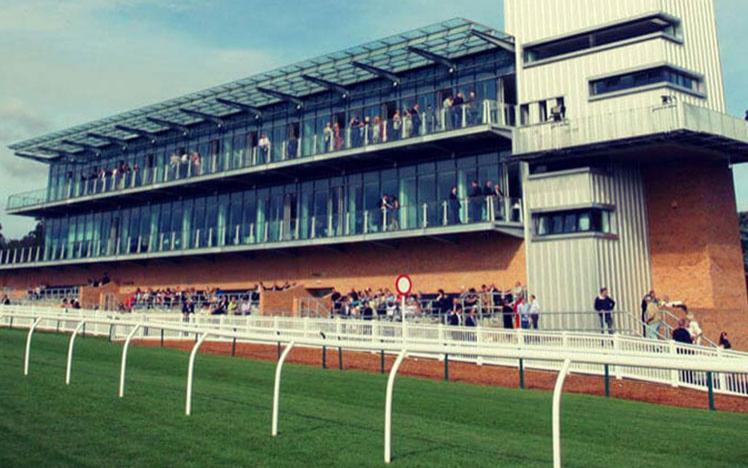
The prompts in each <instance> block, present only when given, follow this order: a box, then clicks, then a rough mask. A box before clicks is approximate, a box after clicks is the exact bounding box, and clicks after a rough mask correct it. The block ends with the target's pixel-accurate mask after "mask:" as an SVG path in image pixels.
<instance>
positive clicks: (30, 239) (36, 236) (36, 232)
mask: <svg viewBox="0 0 748 468" xmlns="http://www.w3.org/2000/svg"><path fill="white" fill-rule="evenodd" d="M2 229H3V227H2V225H0V249H2V250H5V249H20V248H23V247H36V246H37V245H42V244H43V243H44V223H42V222H41V221H38V222H37V223H36V226H35V227H34V229H33V230H31V231H29V233H28V234H26V235H25V236H23V237H22V238H20V239H6V238H5V236H3V233H2Z"/></svg>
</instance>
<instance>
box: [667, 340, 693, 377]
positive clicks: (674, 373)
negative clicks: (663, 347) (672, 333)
mask: <svg viewBox="0 0 748 468" xmlns="http://www.w3.org/2000/svg"><path fill="white" fill-rule="evenodd" d="M668 351H669V352H670V354H671V355H673V356H675V355H676V354H677V350H676V349H675V341H670V343H669V346H668ZM679 380H680V379H679V374H678V371H677V370H674V369H671V370H670V385H671V386H673V387H678V384H679V383H680V382H679ZM684 383H688V382H684Z"/></svg>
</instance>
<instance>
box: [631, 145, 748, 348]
mask: <svg viewBox="0 0 748 468" xmlns="http://www.w3.org/2000/svg"><path fill="white" fill-rule="evenodd" d="M643 172H644V180H645V190H646V196H647V210H648V213H647V215H648V223H649V232H650V235H649V241H650V252H651V262H652V282H653V288H654V289H655V290H656V291H657V293H658V295H660V296H664V295H668V296H669V297H670V299H671V300H682V301H684V302H685V303H686V304H688V306H689V308H691V309H694V310H696V311H700V315H701V317H700V322H701V324H702V326H703V327H704V329H705V332H706V334H707V336H709V337H710V338H712V339H714V340H716V338H717V337H718V336H719V332H720V331H721V330H727V331H728V333H729V332H732V333H731V334H732V335H733V336H734V337H735V338H736V339H737V341H738V342H740V343H743V347H748V298H747V296H746V283H745V275H744V271H743V269H744V267H743V253H742V249H741V244H740V234H739V228H738V215H737V209H736V205H735V190H734V187H733V178H732V171H731V169H730V168H729V166H728V165H727V164H726V163H724V162H719V163H714V162H695V161H693V160H682V161H680V162H678V163H667V164H657V165H649V166H646V167H645V168H644V169H643Z"/></svg>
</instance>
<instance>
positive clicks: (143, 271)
mask: <svg viewBox="0 0 748 468" xmlns="http://www.w3.org/2000/svg"><path fill="white" fill-rule="evenodd" d="M104 272H108V273H109V275H110V277H111V278H112V280H113V281H115V282H117V283H119V284H120V285H121V289H122V292H129V291H134V290H135V289H136V288H137V287H140V288H165V287H172V288H173V287H183V288H184V287H195V288H198V289H203V288H205V287H220V288H222V289H246V288H250V287H252V286H253V285H255V284H256V283H258V282H260V281H264V282H265V283H266V285H270V284H272V283H273V282H278V283H282V282H284V281H292V282H296V283H298V284H299V285H303V286H304V287H306V288H308V289H314V288H331V287H336V288H337V289H338V290H341V291H347V290H350V289H351V288H358V289H362V288H367V287H371V288H383V287H388V288H390V289H394V281H395V277H396V275H397V274H398V273H409V274H410V275H411V277H412V278H413V282H414V291H416V292H417V291H424V292H435V291H436V290H437V289H439V288H444V289H447V290H450V291H458V290H459V289H460V288H462V287H476V288H478V287H480V285H481V284H490V283H496V285H497V286H499V287H504V288H508V287H511V286H513V285H514V283H515V282H516V281H522V282H526V278H527V274H526V266H525V254H524V246H523V242H522V240H521V239H516V238H511V237H508V236H505V235H502V234H497V233H490V234H471V235H465V236H460V237H457V238H454V239H451V240H449V241H448V240H446V239H445V240H436V239H428V238H423V239H417V240H409V241H403V242H401V243H399V244H398V245H397V246H396V247H391V246H386V245H377V244H352V245H348V246H344V247H342V248H341V249H331V248H325V247H319V248H315V249H305V250H299V251H293V252H278V251H270V252H259V253H254V254H251V255H246V256H244V255H233V254H224V255H220V256H214V257H212V258H195V257H189V258H182V259H169V260H154V261H149V262H143V263H139V264H135V263H122V264H108V265H90V266H85V267H60V268H55V269H51V268H47V269H37V270H20V271H16V272H0V288H1V287H11V288H21V289H23V290H24V291H25V289H26V288H28V287H29V286H32V285H36V284H40V283H45V284H49V285H55V284H85V283H86V280H87V279H88V278H95V277H101V276H103V274H104Z"/></svg>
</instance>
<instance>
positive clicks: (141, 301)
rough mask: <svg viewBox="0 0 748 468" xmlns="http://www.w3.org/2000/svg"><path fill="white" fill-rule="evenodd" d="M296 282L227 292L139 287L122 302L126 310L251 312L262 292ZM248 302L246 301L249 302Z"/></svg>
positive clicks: (283, 289)
mask: <svg viewBox="0 0 748 468" xmlns="http://www.w3.org/2000/svg"><path fill="white" fill-rule="evenodd" d="M294 286H296V283H293V282H289V281H285V282H283V283H277V282H276V283H273V284H270V285H266V284H265V283H263V282H260V283H258V284H255V285H254V286H253V287H252V288H249V289H247V290H243V291H225V290H222V289H220V288H211V287H206V288H204V289H201V290H198V289H196V288H184V289H183V288H179V287H177V288H163V289H161V288H156V289H154V288H147V289H141V288H137V289H136V290H135V292H133V293H132V294H131V295H129V296H128V297H127V298H126V299H125V300H124V301H123V303H122V307H121V309H122V311H124V312H131V311H133V310H137V309H141V310H142V309H145V310H159V309H179V310H181V311H182V312H183V313H187V314H188V313H195V311H196V310H202V311H205V312H207V313H210V314H211V315H222V314H227V315H249V314H250V313H251V312H252V311H255V310H256V309H257V304H258V302H259V298H260V293H261V292H262V291H285V290H287V289H289V288H292V287H294ZM245 303H246V304H245ZM245 305H246V307H245Z"/></svg>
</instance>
